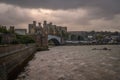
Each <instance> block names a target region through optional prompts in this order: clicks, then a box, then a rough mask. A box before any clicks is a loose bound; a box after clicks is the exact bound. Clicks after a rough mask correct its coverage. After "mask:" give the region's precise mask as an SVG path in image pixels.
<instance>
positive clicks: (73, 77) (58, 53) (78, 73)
mask: <svg viewBox="0 0 120 80" xmlns="http://www.w3.org/2000/svg"><path fill="white" fill-rule="evenodd" d="M104 47H107V48H109V49H111V50H92V49H93V48H97V49H102V48H104ZM16 80H120V45H97V46H92V45H90V46H59V47H53V48H50V50H49V51H42V52H37V53H36V54H35V56H34V58H33V60H31V61H30V62H29V63H28V66H26V67H25V70H24V72H21V74H20V75H19V76H18V78H17V79H16Z"/></svg>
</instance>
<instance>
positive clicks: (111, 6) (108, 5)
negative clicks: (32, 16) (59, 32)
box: [0, 0, 120, 18]
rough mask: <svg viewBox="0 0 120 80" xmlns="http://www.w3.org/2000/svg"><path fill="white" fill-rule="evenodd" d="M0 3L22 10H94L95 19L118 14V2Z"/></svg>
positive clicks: (3, 0)
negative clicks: (22, 8)
mask: <svg viewBox="0 0 120 80" xmlns="http://www.w3.org/2000/svg"><path fill="white" fill-rule="evenodd" d="M0 2H1V3H6V4H12V5H16V6H20V7H24V8H46V9H75V8H88V9H91V8H93V9H94V8H96V11H95V10H93V11H94V12H91V13H92V14H94V15H97V16H95V17H98V18H99V17H101V16H103V17H107V18H111V17H112V16H114V15H116V14H119V13H120V5H119V4H120V0H0ZM97 9H98V10H97ZM99 12H100V13H99Z"/></svg>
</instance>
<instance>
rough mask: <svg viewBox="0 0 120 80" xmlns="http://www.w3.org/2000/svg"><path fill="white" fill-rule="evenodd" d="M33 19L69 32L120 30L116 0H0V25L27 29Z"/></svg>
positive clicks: (119, 17)
mask: <svg viewBox="0 0 120 80" xmlns="http://www.w3.org/2000/svg"><path fill="white" fill-rule="evenodd" d="M33 20H36V21H40V22H42V21H44V20H47V21H48V22H53V24H56V25H61V26H67V27H68V30H69V31H86V30H87V31H91V30H97V31H102V30H103V31H120V0H0V24H1V25H7V26H10V25H14V26H16V27H17V28H27V27H28V24H29V23H31V22H32V21H33Z"/></svg>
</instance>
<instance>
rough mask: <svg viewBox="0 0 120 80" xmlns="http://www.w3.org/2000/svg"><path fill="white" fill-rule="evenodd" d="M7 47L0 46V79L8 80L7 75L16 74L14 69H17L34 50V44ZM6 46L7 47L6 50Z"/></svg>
mask: <svg viewBox="0 0 120 80" xmlns="http://www.w3.org/2000/svg"><path fill="white" fill-rule="evenodd" d="M9 47H10V46H9ZM9 47H8V46H6V48H5V46H4V48H3V47H0V48H1V49H0V51H1V52H0V80H9V77H11V76H12V74H13V75H14V74H16V73H15V71H16V70H19V68H20V66H21V65H23V64H24V62H26V60H27V59H28V58H29V57H30V56H32V55H33V54H34V53H35V52H36V45H35V44H31V45H19V46H18V45H16V46H14V47H13V46H12V47H11V48H9ZM2 48H3V50H2ZM7 48H9V49H8V50H7V52H6V51H5V49H7ZM4 51H5V52H4ZM3 52H4V53H3Z"/></svg>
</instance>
